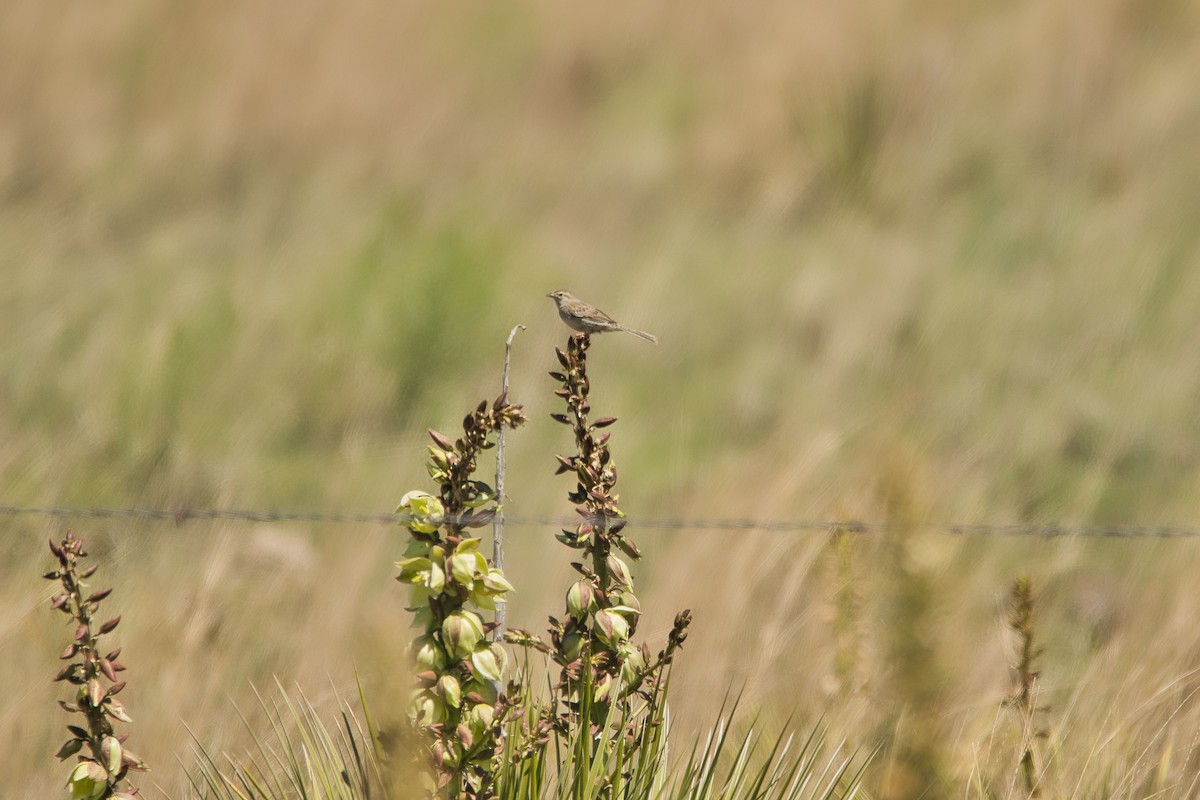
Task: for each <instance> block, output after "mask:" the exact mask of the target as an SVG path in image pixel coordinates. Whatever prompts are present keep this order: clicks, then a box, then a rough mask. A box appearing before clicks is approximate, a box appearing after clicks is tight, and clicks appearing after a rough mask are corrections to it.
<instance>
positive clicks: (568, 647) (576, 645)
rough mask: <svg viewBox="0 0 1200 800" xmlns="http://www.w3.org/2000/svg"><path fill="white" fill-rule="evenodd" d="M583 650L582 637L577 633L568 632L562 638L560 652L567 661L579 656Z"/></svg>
mask: <svg viewBox="0 0 1200 800" xmlns="http://www.w3.org/2000/svg"><path fill="white" fill-rule="evenodd" d="M582 652H583V637H582V636H580V635H579V634H578V633H568V634H567V635H566V636H564V637H563V640H562V654H563V656H564V657H565V658H566V659H567V660H568V661H574V660H575V659H577V658H579V654H580V653H582Z"/></svg>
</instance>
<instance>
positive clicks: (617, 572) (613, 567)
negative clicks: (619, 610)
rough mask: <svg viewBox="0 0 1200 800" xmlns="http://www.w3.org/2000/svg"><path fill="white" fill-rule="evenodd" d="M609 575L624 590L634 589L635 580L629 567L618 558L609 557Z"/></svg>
mask: <svg viewBox="0 0 1200 800" xmlns="http://www.w3.org/2000/svg"><path fill="white" fill-rule="evenodd" d="M608 574H609V575H611V576H612V579H613V580H614V581H616V582H617V583H618V584H619V585H620V586H622V587H623V588H625V589H632V588H633V578H631V577H630V576H629V566H628V565H627V564H626V563H625V562H624V561H622V560H621V559H619V558H617V557H616V556H611V555H610V556H609V557H608Z"/></svg>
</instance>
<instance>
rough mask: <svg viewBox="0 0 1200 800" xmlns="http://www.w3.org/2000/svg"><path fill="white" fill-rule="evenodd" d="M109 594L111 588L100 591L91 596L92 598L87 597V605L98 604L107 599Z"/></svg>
mask: <svg viewBox="0 0 1200 800" xmlns="http://www.w3.org/2000/svg"><path fill="white" fill-rule="evenodd" d="M110 594H112V587H109V588H108V589H101V590H100V591H98V592H95V593H94V594H92V596H91V597H89V598H88V599H87V601H88V602H89V603H99V602H100V601H101V600H103V599H104V598H106V597H108V596H109V595H110Z"/></svg>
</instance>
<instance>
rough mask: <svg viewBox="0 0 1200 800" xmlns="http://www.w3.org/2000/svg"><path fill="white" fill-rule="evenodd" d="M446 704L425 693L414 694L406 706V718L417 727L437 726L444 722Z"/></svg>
mask: <svg viewBox="0 0 1200 800" xmlns="http://www.w3.org/2000/svg"><path fill="white" fill-rule="evenodd" d="M446 716H447V711H446V704H445V703H443V702H442V701H441V700H440V699H438V698H437V697H435V696H434V695H433V694H432V693H430V692H427V691H424V690H422V691H418V692H414V693H413V696H412V702H410V703H409V706H408V718H409V719H411V720H412V721H413V722H414V723H415V724H416V725H417V726H418V727H427V726H429V725H438V724H441V723H443V722H445V721H446Z"/></svg>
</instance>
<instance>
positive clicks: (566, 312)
mask: <svg viewBox="0 0 1200 800" xmlns="http://www.w3.org/2000/svg"><path fill="white" fill-rule="evenodd" d="M546 297H549V298H550V299H551V300H553V301H554V302H555V303H556V304H557V305H558V316H560V317H562V321H563V322H565V323H567V327H568V328H570V329H572V330H576V331H580V332H581V333H606V332H608V331H625V332H626V333H632V334H633V335H634V336H640V337H641V338H643V339H645V340H646V341H648V342H654V343H655V344H658V337H657V336H654V335H653V334H649V333H646V332H645V331H635V330H634V329H633V328H626V327H625V326H624V325H622V324H621V323H619V322H617V321H616V320H615V319H613V318H612V317H610V316H609V315H608V314H605V313H604V312H603V311H601V310H600V309H598V308H596V307H595V306H593V305H589V304H587V303H585V302H583V301H582V300H580V299H579V298H578V297H576V296H575V295H573V294H571V293H570V292H564V291H562V290H559V291H557V292H551V293H550V294H548V295H546Z"/></svg>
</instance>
